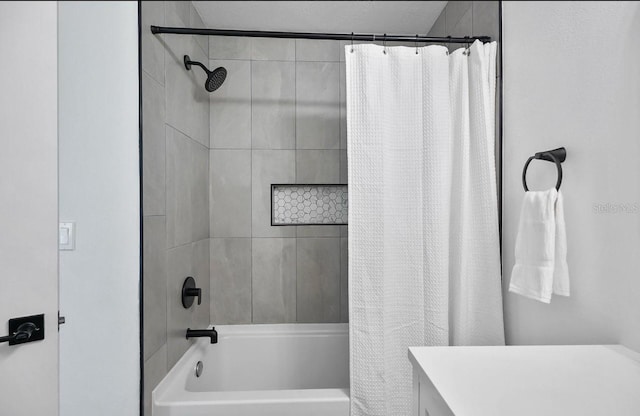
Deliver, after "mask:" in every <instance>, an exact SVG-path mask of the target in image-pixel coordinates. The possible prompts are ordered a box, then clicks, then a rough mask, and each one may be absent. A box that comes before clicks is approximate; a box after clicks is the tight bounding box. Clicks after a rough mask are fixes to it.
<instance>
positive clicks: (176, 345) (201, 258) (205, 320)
mask: <svg viewBox="0 0 640 416" xmlns="http://www.w3.org/2000/svg"><path fill="white" fill-rule="evenodd" d="M167 265H168V266H167V299H168V301H167V305H168V311H167V346H168V348H169V349H168V367H169V368H170V367H172V366H173V365H174V364H175V363H176V362H177V361H178V359H180V357H181V356H182V354H184V352H185V351H186V350H187V349H188V348H189V346H190V345H191V344H192V343H193V341H192V340H187V339H186V338H185V332H186V330H187V328H206V326H207V325H209V305H210V300H209V292H210V282H209V270H210V263H209V239H206V240H201V241H198V242H195V243H190V244H185V245H182V246H180V247H176V248H173V249H171V250H169V251H168V254H167ZM188 276H192V277H193V278H194V279H195V281H196V285H197V287H199V288H201V289H202V304H200V305H198V303H197V302H196V301H194V303H193V305H192V306H191V307H190V308H189V309H185V308H184V307H183V306H182V298H181V295H180V294H181V293H182V285H183V283H184V279H185V278H187V277H188Z"/></svg>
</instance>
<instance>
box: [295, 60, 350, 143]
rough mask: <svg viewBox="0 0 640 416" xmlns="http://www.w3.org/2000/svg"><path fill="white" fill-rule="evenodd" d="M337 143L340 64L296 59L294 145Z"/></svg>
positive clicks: (338, 137)
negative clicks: (297, 60) (298, 60)
mask: <svg viewBox="0 0 640 416" xmlns="http://www.w3.org/2000/svg"><path fill="white" fill-rule="evenodd" d="M339 147H340V64H339V63H337V62H297V63H296V148H298V149H338V148H339Z"/></svg>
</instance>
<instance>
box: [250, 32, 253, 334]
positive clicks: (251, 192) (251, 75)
mask: <svg viewBox="0 0 640 416" xmlns="http://www.w3.org/2000/svg"><path fill="white" fill-rule="evenodd" d="M250 40H251V43H252V45H251V48H250V49H251V50H253V39H250ZM249 107H250V108H249V110H250V112H251V119H250V121H249V122H250V126H249V132H250V135H251V137H250V138H249V144H250V150H249V177H250V178H251V180H250V183H251V185H250V187H249V188H250V189H249V193H250V196H251V198H250V199H249V206H250V207H251V209H250V212H251V214H250V215H251V218H249V220H250V227H249V228H250V229H249V235H250V236H251V238H250V239H249V261H250V265H249V279H250V282H249V288H250V290H251V296H250V300H251V303H250V304H249V308H250V310H249V322H250V323H253V61H249Z"/></svg>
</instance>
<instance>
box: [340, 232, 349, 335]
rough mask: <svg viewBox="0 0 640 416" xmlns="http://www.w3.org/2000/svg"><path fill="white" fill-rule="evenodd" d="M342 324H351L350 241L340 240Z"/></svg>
mask: <svg viewBox="0 0 640 416" xmlns="http://www.w3.org/2000/svg"><path fill="white" fill-rule="evenodd" d="M340 322H349V239H347V238H341V239H340Z"/></svg>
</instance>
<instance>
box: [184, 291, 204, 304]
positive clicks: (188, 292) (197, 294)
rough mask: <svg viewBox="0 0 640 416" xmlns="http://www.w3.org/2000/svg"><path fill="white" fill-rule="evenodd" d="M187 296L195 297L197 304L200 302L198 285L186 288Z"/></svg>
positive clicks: (200, 296)
mask: <svg viewBox="0 0 640 416" xmlns="http://www.w3.org/2000/svg"><path fill="white" fill-rule="evenodd" d="M187 296H191V297H194V298H195V297H197V298H198V305H200V304H202V289H200V288H199V287H196V288H190V289H187Z"/></svg>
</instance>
